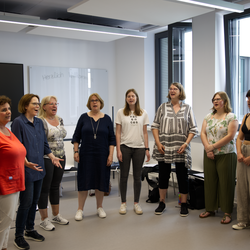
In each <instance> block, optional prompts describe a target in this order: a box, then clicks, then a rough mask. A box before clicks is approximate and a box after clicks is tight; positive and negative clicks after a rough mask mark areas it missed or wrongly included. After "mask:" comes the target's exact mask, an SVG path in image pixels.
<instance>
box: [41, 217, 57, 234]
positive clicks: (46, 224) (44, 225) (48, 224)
mask: <svg viewBox="0 0 250 250" xmlns="http://www.w3.org/2000/svg"><path fill="white" fill-rule="evenodd" d="M40 227H41V228H43V229H44V230H46V231H53V230H55V226H54V225H53V224H52V223H51V222H50V220H49V218H46V219H44V220H43V221H42V220H41V222H40Z"/></svg>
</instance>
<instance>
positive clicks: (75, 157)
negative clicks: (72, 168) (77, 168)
mask: <svg viewBox="0 0 250 250" xmlns="http://www.w3.org/2000/svg"><path fill="white" fill-rule="evenodd" d="M74 160H75V161H76V162H78V163H79V161H80V158H79V153H74Z"/></svg>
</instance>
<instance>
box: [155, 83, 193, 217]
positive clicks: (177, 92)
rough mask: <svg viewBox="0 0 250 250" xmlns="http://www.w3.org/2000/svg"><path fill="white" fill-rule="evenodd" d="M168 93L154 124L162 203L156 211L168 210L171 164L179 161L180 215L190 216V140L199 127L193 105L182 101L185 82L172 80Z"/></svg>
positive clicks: (177, 168) (176, 164)
mask: <svg viewBox="0 0 250 250" xmlns="http://www.w3.org/2000/svg"><path fill="white" fill-rule="evenodd" d="M167 97H168V99H169V102H167V103H163V104H161V105H160V107H159V108H158V110H157V113H156V115H155V119H154V122H153V124H152V126H151V129H152V133H153V136H154V139H155V146H154V150H153V158H154V159H156V160H157V161H158V165H159V193H160V203H159V206H158V207H157V208H156V210H155V214H157V215H160V214H162V213H163V211H164V210H165V207H166V205H165V198H166V194H167V190H168V184H169V178H170V173H171V164H172V163H175V166H176V174H177V181H178V186H179V192H180V194H181V211H180V215H181V216H187V215H188V208H187V195H188V191H189V190H188V169H190V168H191V165H192V159H191V148H190V142H191V140H192V139H193V137H194V136H195V135H196V134H197V133H198V129H197V125H196V121H195V117H194V114H193V111H192V109H191V107H190V106H189V105H188V104H185V103H183V102H182V101H183V100H185V99H186V95H185V91H184V89H183V86H182V85H181V84H180V83H172V84H171V86H170V89H169V93H168V96H167Z"/></svg>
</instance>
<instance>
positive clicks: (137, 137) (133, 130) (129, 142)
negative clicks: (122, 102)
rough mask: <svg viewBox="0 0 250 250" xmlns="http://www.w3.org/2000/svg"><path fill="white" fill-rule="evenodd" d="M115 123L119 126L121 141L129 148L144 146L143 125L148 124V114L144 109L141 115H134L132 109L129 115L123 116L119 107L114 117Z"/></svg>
mask: <svg viewBox="0 0 250 250" xmlns="http://www.w3.org/2000/svg"><path fill="white" fill-rule="evenodd" d="M115 123H116V124H120V125H121V126H122V127H121V142H120V144H121V145H122V144H124V145H126V146H128V147H131V148H145V145H144V136H143V126H144V125H147V124H149V119H148V114H147V112H146V111H145V110H143V113H142V115H141V116H136V115H134V112H133V111H132V112H131V114H130V115H128V116H125V115H124V114H123V109H119V110H118V112H117V116H116V119H115Z"/></svg>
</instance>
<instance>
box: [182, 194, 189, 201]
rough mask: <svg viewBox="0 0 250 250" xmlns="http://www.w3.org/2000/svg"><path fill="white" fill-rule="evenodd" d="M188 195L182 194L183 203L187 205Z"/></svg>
mask: <svg viewBox="0 0 250 250" xmlns="http://www.w3.org/2000/svg"><path fill="white" fill-rule="evenodd" d="M187 196H188V195H187V194H181V203H187Z"/></svg>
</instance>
